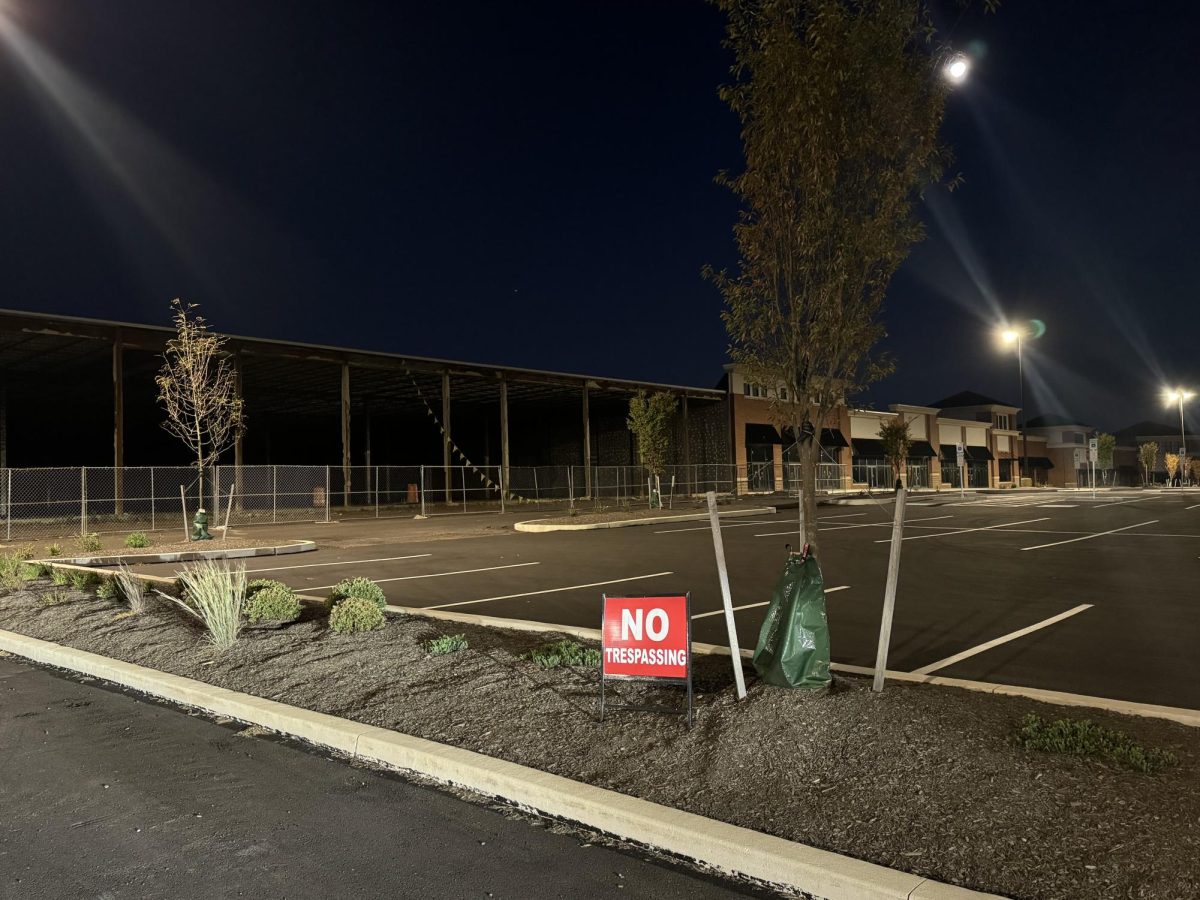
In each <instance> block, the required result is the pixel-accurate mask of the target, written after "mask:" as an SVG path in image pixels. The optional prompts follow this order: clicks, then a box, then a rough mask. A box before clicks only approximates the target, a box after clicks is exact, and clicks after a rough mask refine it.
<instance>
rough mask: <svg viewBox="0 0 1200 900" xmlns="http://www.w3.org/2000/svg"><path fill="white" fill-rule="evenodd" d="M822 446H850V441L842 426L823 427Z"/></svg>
mask: <svg viewBox="0 0 1200 900" xmlns="http://www.w3.org/2000/svg"><path fill="white" fill-rule="evenodd" d="M821 446H822V447H849V446H850V443H849V441H847V440H846V438H845V435H843V434H842V431H841V429H840V428H822V429H821Z"/></svg>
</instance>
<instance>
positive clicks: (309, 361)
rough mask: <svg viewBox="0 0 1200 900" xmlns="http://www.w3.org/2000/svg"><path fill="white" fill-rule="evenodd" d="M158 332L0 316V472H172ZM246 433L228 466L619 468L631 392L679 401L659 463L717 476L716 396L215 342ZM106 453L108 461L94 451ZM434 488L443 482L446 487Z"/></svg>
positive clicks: (723, 438)
mask: <svg viewBox="0 0 1200 900" xmlns="http://www.w3.org/2000/svg"><path fill="white" fill-rule="evenodd" d="M173 333H174V332H173V331H172V329H170V328H166V327H157V326H150V325H137V324H132V323H126V322H112V321H102V320H95V319H85V318H77V317H71V316H54V315H45V314H39V313H29V312H20V311H13V310H0V469H2V468H5V467H20V466H47V465H81V464H82V465H111V466H114V467H116V468H118V469H119V468H121V467H123V466H131V465H162V464H170V463H171V462H174V461H178V462H181V463H185V464H186V462H187V459H186V457H185V456H184V455H183V448H182V447H181V446H179V445H178V444H177V443H175V442H174V441H173V440H172V439H171V438H170V437H169V436H168V435H167V434H166V433H165V432H164V431H163V430H162V429H161V428H160V427H159V426H160V423H161V420H162V413H161V410H160V409H159V408H158V406H157V403H156V399H155V387H154V375H155V373H156V372H157V370H158V368H159V366H160V364H161V359H160V358H159V357H160V355H161V353H162V351H163V347H164V345H165V343H166V341H167V340H168V339H169V338H170V337H171V336H172V334H173ZM228 337H229V342H228V344H227V347H228V349H229V351H230V352H231V353H232V354H233V356H234V358H235V360H236V364H237V372H238V377H239V384H240V389H241V391H242V394H243V397H244V398H245V401H246V409H247V429H246V433H245V436H244V437H243V439H242V440H239V441H238V443H237V445H236V446H235V448H234V449H233V451H232V453H231V457H232V458H231V459H229V460H228V462H231V463H233V464H234V465H237V466H240V465H243V464H245V465H253V464H263V463H280V464H288V463H304V464H309V463H312V464H323V465H335V466H337V465H340V466H341V468H342V469H343V471H344V472H345V482H346V483H347V485H348V484H349V482H350V470H351V468H352V467H354V466H361V465H365V466H371V465H373V464H375V465H379V464H383V465H388V464H392V465H395V464H404V465H408V464H415V463H422V464H433V465H436V464H438V463H440V464H441V465H443V466H444V467H445V468H446V470H447V472H448V471H449V468H450V467H451V466H452V465H454V464H455V463H456V462H457V461H458V459H459V458H462V459H469V460H470V461H472V462H473V463H476V464H479V465H491V466H496V467H499V468H501V469H502V470H504V471H505V473H506V474H507V470H508V468H509V466H510V465H512V466H518V465H527V466H532V465H555V464H563V465H583V466H585V467H590V466H592V465H624V464H630V463H635V462H636V461H637V460H636V448H635V446H634V444H633V441H632V439H631V437H630V435H629V433H628V430H627V428H626V427H625V416H626V412H627V409H628V400H629V398H630V396H632V395H633V394H634V393H635V392H636V391H638V390H639V389H641V390H646V391H660V390H661V391H668V392H670V393H672V394H675V395H676V396H677V397H678V398H679V400H680V404H679V412H678V414H677V415H676V423H675V429H674V434H675V440H674V442H673V443H674V452H673V461H674V462H676V463H678V464H681V465H689V464H692V463H727V462H729V446H730V444H729V435H728V414H727V412H726V409H727V406H726V403H727V394H726V392H725V391H724V390H722V389H709V388H696V387H686V386H681V385H664V384H656V383H653V382H640V381H634V380H629V379H620V378H606V377H598V376H590V375H579V374H570V373H563V372H551V371H540V370H535V369H525V368H519V367H512V366H496V365H487V364H482V363H470V362H462V361H456V360H444V359H433V358H428V357H421V356H409V355H404V354H398V353H384V352H377V351H365V350H356V349H352V348H344V347H332V346H323V345H317V344H305V343H296V342H288V341H281V340H271V339H264V338H251V337H243V336H238V335H229V336H228ZM108 447H111V452H110V451H109V450H108V449H106V448H108ZM448 483H449V478H448V477H447V484H448Z"/></svg>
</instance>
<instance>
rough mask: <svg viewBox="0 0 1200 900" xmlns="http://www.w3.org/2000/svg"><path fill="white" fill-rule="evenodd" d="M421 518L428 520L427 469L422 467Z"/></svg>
mask: <svg viewBox="0 0 1200 900" xmlns="http://www.w3.org/2000/svg"><path fill="white" fill-rule="evenodd" d="M421 518H422V519H424V518H427V516H426V515H425V467H424V466H421Z"/></svg>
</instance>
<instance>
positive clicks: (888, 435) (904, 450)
mask: <svg viewBox="0 0 1200 900" xmlns="http://www.w3.org/2000/svg"><path fill="white" fill-rule="evenodd" d="M879 442H880V443H881V444H883V455H884V456H886V457H887V461H888V463H890V464H891V467H892V481H893V482H899V481H900V476H901V475H902V474H903V473H904V468H905V466H906V465H907V463H908V449H909V447H911V446H912V438H911V437H910V436H909V434H908V422H906V421H904V418H903V417H902V416H896V418H894V419H892V420H891V421H888V422H883V423H882V424H880V426H879Z"/></svg>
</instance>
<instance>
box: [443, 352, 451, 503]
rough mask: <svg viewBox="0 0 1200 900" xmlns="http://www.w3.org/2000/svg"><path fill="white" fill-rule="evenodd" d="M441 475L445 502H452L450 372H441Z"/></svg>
mask: <svg viewBox="0 0 1200 900" xmlns="http://www.w3.org/2000/svg"><path fill="white" fill-rule="evenodd" d="M442 477H443V478H444V479H445V497H446V503H447V504H450V503H453V502H454V497H453V495H452V491H451V480H450V373H449V372H443V373H442Z"/></svg>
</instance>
